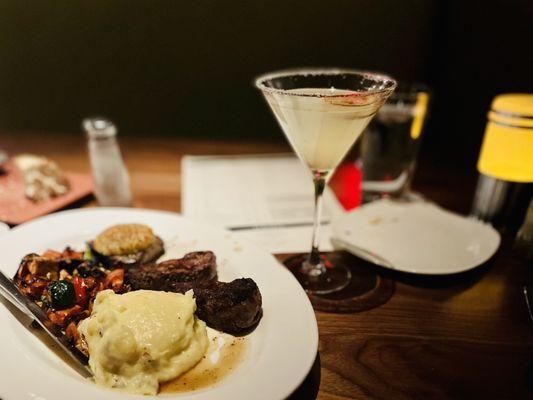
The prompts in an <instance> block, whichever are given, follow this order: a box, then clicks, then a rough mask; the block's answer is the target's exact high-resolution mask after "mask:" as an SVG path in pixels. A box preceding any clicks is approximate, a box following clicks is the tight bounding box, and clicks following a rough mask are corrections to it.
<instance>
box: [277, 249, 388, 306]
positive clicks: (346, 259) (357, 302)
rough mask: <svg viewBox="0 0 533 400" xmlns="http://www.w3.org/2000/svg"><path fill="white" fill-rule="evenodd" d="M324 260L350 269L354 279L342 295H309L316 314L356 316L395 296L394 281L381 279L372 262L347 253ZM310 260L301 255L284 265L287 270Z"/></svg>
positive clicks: (335, 253)
mask: <svg viewBox="0 0 533 400" xmlns="http://www.w3.org/2000/svg"><path fill="white" fill-rule="evenodd" d="M323 256H324V257H325V258H326V259H327V260H328V261H330V262H331V263H332V264H335V265H344V266H345V267H347V268H349V269H350V271H351V273H352V279H351V281H350V283H349V284H348V286H346V287H345V288H344V289H342V290H339V291H338V292H334V293H330V294H327V295H320V296H318V295H313V294H310V293H308V296H309V299H310V300H311V303H312V304H313V308H314V309H315V310H317V311H326V312H334V313H355V312H360V311H365V310H369V309H371V308H375V307H378V306H380V305H382V304H384V303H386V302H387V301H388V300H389V299H390V298H391V296H392V295H393V293H394V288H395V283H394V281H393V280H391V279H387V278H384V277H383V276H380V275H378V274H377V273H376V272H375V271H373V270H372V265H371V264H369V263H368V262H366V261H363V260H361V259H359V258H357V257H355V256H353V255H351V254H350V253H347V252H343V251H337V252H331V253H323ZM306 257H307V254H298V255H296V256H293V257H290V258H288V259H287V260H285V261H284V262H283V263H284V264H285V265H286V266H289V265H300V264H301V263H302V262H303V261H304V260H305V259H306Z"/></svg>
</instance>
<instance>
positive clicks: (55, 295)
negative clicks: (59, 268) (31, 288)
mask: <svg viewBox="0 0 533 400" xmlns="http://www.w3.org/2000/svg"><path fill="white" fill-rule="evenodd" d="M48 292H49V293H50V300H51V303H52V308H54V309H55V310H62V309H64V308H69V307H72V306H73V305H74V304H75V303H76V294H75V292H74V285H73V284H72V282H70V281H53V282H51V283H50V284H49V285H48Z"/></svg>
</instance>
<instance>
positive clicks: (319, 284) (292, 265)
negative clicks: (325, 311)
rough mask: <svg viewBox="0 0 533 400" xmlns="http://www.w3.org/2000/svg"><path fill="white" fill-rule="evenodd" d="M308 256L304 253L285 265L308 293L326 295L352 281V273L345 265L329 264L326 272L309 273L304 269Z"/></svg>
mask: <svg viewBox="0 0 533 400" xmlns="http://www.w3.org/2000/svg"><path fill="white" fill-rule="evenodd" d="M307 257H308V255H306V254H302V255H298V256H296V257H293V258H291V259H289V260H287V261H286V262H285V266H286V267H287V268H288V269H289V270H290V271H291V272H292V274H293V275H294V277H295V278H296V279H297V280H298V282H300V285H302V287H303V288H304V290H305V291H306V292H307V293H309V294H316V295H325V294H329V293H333V292H337V291H339V290H342V289H344V288H345V287H346V286H348V284H349V283H350V279H351V277H352V274H351V272H350V270H349V269H348V268H346V267H345V266H343V265H339V266H335V267H329V266H328V267H326V269H325V272H323V273H322V274H320V275H318V276H313V275H310V274H307V273H306V272H305V271H304V265H305V264H306V263H307ZM326 262H327V261H326Z"/></svg>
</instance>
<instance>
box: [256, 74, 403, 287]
mask: <svg viewBox="0 0 533 400" xmlns="http://www.w3.org/2000/svg"><path fill="white" fill-rule="evenodd" d="M255 83H256V86H257V87H258V88H259V89H260V90H261V91H262V93H263V95H264V96H265V99H266V101H267V102H268V104H269V106H270V108H271V109H272V112H273V113H274V116H275V117H276V119H277V121H278V122H279V124H280V126H281V128H282V129H283V132H284V133H285V135H286V136H287V139H288V140H289V142H290V144H291V146H292V148H293V149H294V151H295V152H296V154H297V155H298V157H299V158H300V160H301V161H302V162H303V163H304V164H305V165H307V166H308V167H309V169H310V171H311V173H312V176H313V182H314V186H315V216H314V227H313V237H312V248H311V253H310V254H309V257H308V258H307V259H306V260H305V261H304V262H303V263H299V265H294V266H289V267H290V268H291V270H292V272H293V273H294V275H295V276H296V278H297V279H298V280H299V281H300V283H301V284H302V286H303V287H304V288H305V289H306V290H307V291H308V292H310V293H315V294H327V293H331V292H335V291H338V290H340V289H342V288H344V287H346V286H347V285H348V283H349V282H350V279H351V274H350V271H349V270H348V269H347V268H346V267H344V266H341V265H332V264H331V262H328V263H325V262H324V260H323V259H322V258H321V257H320V252H319V249H318V243H319V227H320V212H321V201H322V193H323V191H324V188H325V185H326V183H327V181H328V179H329V178H330V176H331V174H332V172H333V171H334V170H335V168H336V167H337V165H338V164H339V163H340V161H341V160H342V159H343V158H344V156H345V155H346V153H347V152H348V150H349V149H350V147H351V146H352V145H353V144H354V143H355V141H356V140H357V138H358V137H359V136H360V135H361V133H362V132H363V130H364V129H365V127H366V126H367V125H368V123H369V122H370V120H371V119H372V117H373V116H374V115H375V114H376V112H377V111H378V110H379V108H380V107H381V105H382V104H383V103H384V102H385V100H386V99H387V97H388V96H389V95H390V94H391V93H392V91H393V90H394V88H395V86H396V82H395V81H394V80H392V79H391V78H389V77H387V76H383V75H378V74H374V73H369V72H361V71H353V70H339V69H321V70H312V69H301V70H292V71H281V72H274V73H271V74H266V75H263V76H260V77H258V78H257V79H256V81H255Z"/></svg>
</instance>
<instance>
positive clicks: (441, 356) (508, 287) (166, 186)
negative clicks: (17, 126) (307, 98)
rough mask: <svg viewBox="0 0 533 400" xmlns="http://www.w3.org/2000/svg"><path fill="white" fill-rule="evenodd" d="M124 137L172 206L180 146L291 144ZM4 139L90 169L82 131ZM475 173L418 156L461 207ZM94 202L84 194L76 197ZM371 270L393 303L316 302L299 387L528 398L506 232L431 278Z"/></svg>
mask: <svg viewBox="0 0 533 400" xmlns="http://www.w3.org/2000/svg"><path fill="white" fill-rule="evenodd" d="M121 145H122V150H123V153H124V156H125V159H126V162H127V164H128V167H129V170H130V173H131V176H132V186H133V192H134V196H135V205H136V206H138V207H146V208H153V209H165V210H172V211H179V210H180V159H181V157H182V155H184V154H244V153H267V152H278V151H280V152H281V151H288V150H289V149H288V147H287V145H286V144H284V143H260V142H243V141H231V140H228V141H225V142H213V141H206V140H191V139H173V138H150V137H148V136H146V137H143V138H127V139H126V138H123V139H121ZM0 147H2V148H5V149H6V150H8V151H10V152H21V151H25V152H37V153H40V154H45V155H47V156H49V157H51V158H52V159H54V160H56V161H57V162H58V163H59V164H60V165H61V167H63V168H64V169H67V170H72V171H80V172H82V171H89V163H88V158H87V154H86V151H85V140H84V138H83V136H82V135H81V134H79V133H78V134H74V135H51V134H41V135H27V134H26V135H21V134H0ZM474 183H475V174H473V173H472V171H462V170H459V169H457V170H454V169H450V168H445V167H439V166H438V165H423V166H422V167H421V168H419V171H418V173H417V179H416V181H415V189H417V190H418V191H420V192H422V193H423V194H424V195H425V196H427V197H429V198H430V199H432V200H434V201H436V202H437V203H439V204H441V205H442V206H444V207H446V208H449V209H452V210H455V211H459V212H466V211H467V210H468V208H469V205H470V200H471V194H472V191H473V187H474V186H473V185H474ZM93 204H95V203H94V200H90V199H89V200H87V201H85V202H81V203H79V204H77V205H76V206H86V205H93ZM279 258H280V259H282V258H283V257H282V256H280V257H279ZM367 268H372V269H376V267H373V266H371V265H367ZM378 271H379V273H381V274H384V275H386V276H388V277H391V278H393V279H394V280H395V281H396V291H395V293H394V295H393V297H392V298H391V299H390V301H389V302H387V303H386V304H384V305H383V306H381V307H379V308H375V309H372V310H369V311H365V312H361V313H357V314H327V313H322V312H317V320H318V326H319V331H320V349H319V357H317V361H316V363H315V366H314V368H313V370H312V371H311V373H310V374H309V376H308V378H307V379H306V381H305V382H304V384H302V386H301V387H300V388H299V389H298V391H297V392H296V393H295V395H294V398H305V399H307V398H314V397H315V396H318V398H319V399H352V398H356V399H395V400H401V399H526V398H533V357H532V356H533V323H532V322H531V321H530V320H529V318H528V314H527V309H526V306H525V302H524V298H523V295H522V286H523V285H524V284H533V272H532V271H533V266H532V265H529V266H528V265H526V263H525V262H523V261H520V259H519V258H518V257H516V256H515V254H514V252H513V249H512V240H511V239H510V238H504V241H503V244H502V247H501V248H500V250H499V252H498V253H497V254H496V255H495V256H494V257H493V259H492V260H490V261H489V262H487V263H486V264H485V265H483V266H481V267H479V268H477V269H475V270H473V271H470V272H468V273H464V274H460V275H456V276H447V277H434V278H427V277H417V276H410V275H406V274H401V273H393V272H389V271H385V270H379V269H378ZM528 387H529V389H528Z"/></svg>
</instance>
